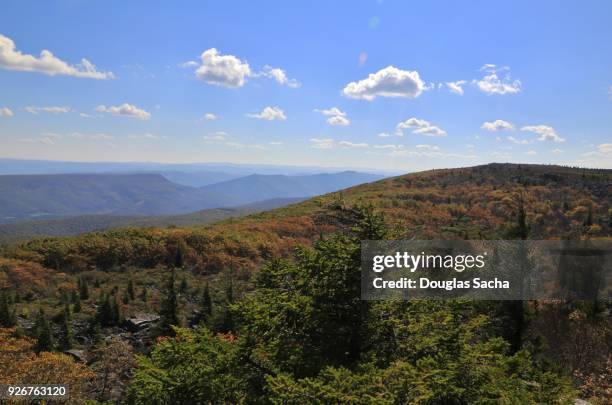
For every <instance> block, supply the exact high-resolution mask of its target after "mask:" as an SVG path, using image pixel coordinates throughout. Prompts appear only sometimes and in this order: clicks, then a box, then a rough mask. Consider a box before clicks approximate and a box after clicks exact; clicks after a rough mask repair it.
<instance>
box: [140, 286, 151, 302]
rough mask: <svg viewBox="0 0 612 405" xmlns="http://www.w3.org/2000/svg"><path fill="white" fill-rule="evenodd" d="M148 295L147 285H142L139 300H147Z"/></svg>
mask: <svg viewBox="0 0 612 405" xmlns="http://www.w3.org/2000/svg"><path fill="white" fill-rule="evenodd" d="M148 295H149V293H148V291H147V286H146V285H143V286H142V291H141V292H140V299H141V301H142V302H147V299H148V298H149V297H148Z"/></svg>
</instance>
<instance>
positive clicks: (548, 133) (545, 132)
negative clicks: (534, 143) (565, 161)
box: [521, 125, 565, 142]
mask: <svg viewBox="0 0 612 405" xmlns="http://www.w3.org/2000/svg"><path fill="white" fill-rule="evenodd" d="M521 131H527V132H533V133H536V134H538V135H540V136H539V137H538V141H553V142H565V139H563V138H561V137H560V136H559V135H558V134H557V132H556V131H555V129H554V128H553V127H549V126H548V125H528V126H525V127H523V128H521Z"/></svg>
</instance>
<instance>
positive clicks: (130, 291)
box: [127, 277, 136, 301]
mask: <svg viewBox="0 0 612 405" xmlns="http://www.w3.org/2000/svg"><path fill="white" fill-rule="evenodd" d="M127 295H128V297H129V299H130V301H134V299H135V298H136V293H135V292H134V282H133V281H132V277H130V278H129V280H128V285H127Z"/></svg>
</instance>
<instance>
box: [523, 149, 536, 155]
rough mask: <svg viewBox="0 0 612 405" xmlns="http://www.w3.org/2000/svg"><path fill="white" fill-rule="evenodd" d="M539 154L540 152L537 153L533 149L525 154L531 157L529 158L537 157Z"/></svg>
mask: <svg viewBox="0 0 612 405" xmlns="http://www.w3.org/2000/svg"><path fill="white" fill-rule="evenodd" d="M537 154H538V152H536V151H535V150H533V149H531V150H528V151H527V152H525V155H529V156H534V155H537Z"/></svg>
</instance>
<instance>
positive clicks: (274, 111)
mask: <svg viewBox="0 0 612 405" xmlns="http://www.w3.org/2000/svg"><path fill="white" fill-rule="evenodd" d="M246 116H247V117H251V118H257V119H260V120H266V121H273V120H278V121H284V120H286V119H287V117H286V116H285V113H284V112H283V110H281V109H280V108H278V107H270V106H268V107H266V108H264V109H263V110H261V112H260V113H256V114H247V115H246Z"/></svg>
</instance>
